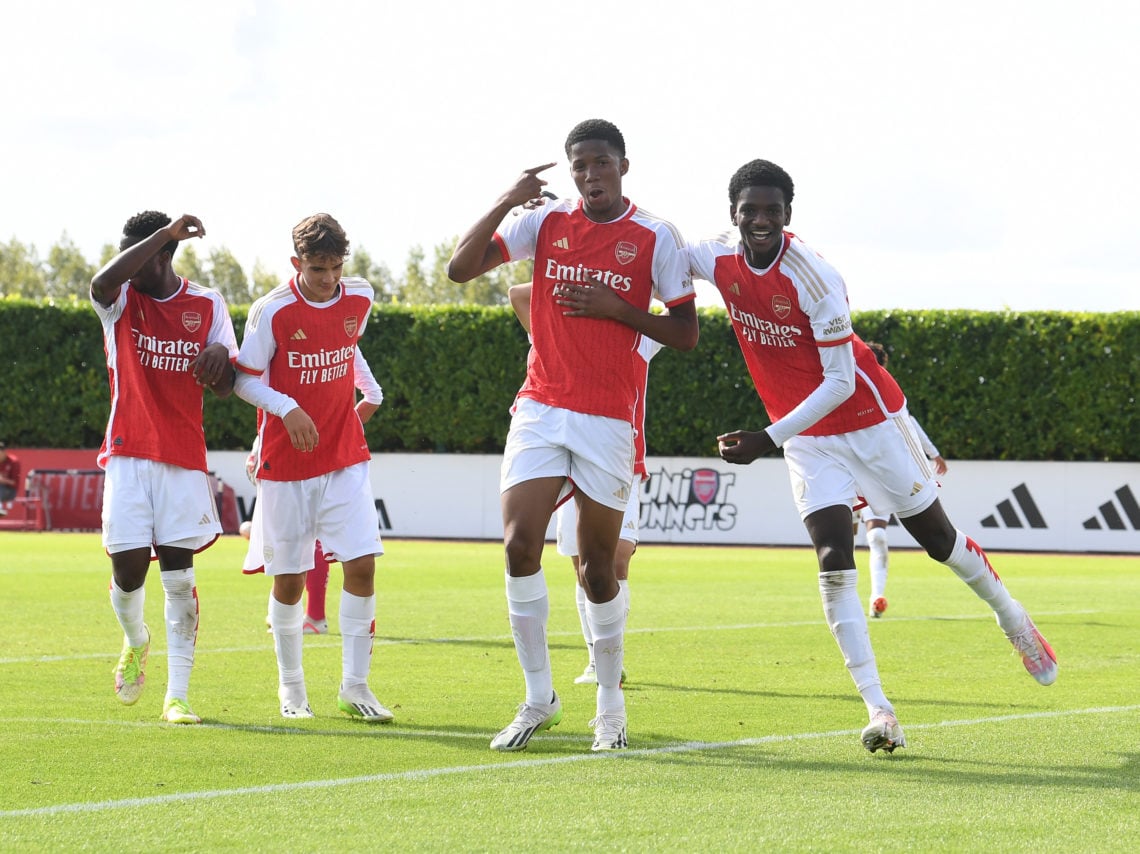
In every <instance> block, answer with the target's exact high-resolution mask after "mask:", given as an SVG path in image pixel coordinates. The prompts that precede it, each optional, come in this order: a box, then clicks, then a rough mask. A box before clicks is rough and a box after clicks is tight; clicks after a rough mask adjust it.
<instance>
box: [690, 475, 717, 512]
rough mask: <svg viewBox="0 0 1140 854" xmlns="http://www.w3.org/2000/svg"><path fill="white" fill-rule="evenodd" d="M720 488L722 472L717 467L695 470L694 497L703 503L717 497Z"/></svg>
mask: <svg viewBox="0 0 1140 854" xmlns="http://www.w3.org/2000/svg"><path fill="white" fill-rule="evenodd" d="M719 488H720V472H718V471H717V470H716V469H696V470H695V471H694V472H693V497H694V498H695V499H697V501H699V502H701V504H706V505H707V504H708V503H709V502H710V501H712V500H713V499H714V498H716V493H717V490H718V489H719Z"/></svg>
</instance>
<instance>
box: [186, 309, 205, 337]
mask: <svg viewBox="0 0 1140 854" xmlns="http://www.w3.org/2000/svg"><path fill="white" fill-rule="evenodd" d="M182 325H183V326H184V327H185V328H186V331H187V332H197V331H198V330H199V329H200V328H201V326H202V315H201V314H199V313H198V312H196V311H184V312H182Z"/></svg>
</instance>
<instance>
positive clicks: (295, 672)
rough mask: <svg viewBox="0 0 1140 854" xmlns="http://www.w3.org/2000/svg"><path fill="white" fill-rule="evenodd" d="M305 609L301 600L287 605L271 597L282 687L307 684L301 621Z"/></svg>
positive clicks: (270, 606)
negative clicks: (303, 659)
mask: <svg viewBox="0 0 1140 854" xmlns="http://www.w3.org/2000/svg"><path fill="white" fill-rule="evenodd" d="M304 619H305V609H304V608H303V607H302V606H301V603H300V602H296V603H294V604H292V605H286V604H285V603H284V602H278V601H277V598H276V597H274V596H270V597H269V620H270V622H271V623H272V624H273V650H274V652H276V653H277V679H278V682H279V683H280V685H281V686H282V687H285V686H295V685H301V686H304V684H305V671H304V669H303V668H302V667H301V651H302V649H303V647H302V645H301V644H302V640H303V639H304V636H303V635H302V634H301V623H302V622H303V621H304Z"/></svg>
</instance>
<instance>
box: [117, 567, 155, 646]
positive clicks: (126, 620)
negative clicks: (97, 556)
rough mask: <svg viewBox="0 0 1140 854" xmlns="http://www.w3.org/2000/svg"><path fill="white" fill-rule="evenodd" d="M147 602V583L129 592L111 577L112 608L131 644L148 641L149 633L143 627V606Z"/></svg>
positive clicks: (141, 643) (140, 644)
mask: <svg viewBox="0 0 1140 854" xmlns="http://www.w3.org/2000/svg"><path fill="white" fill-rule="evenodd" d="M145 604H146V585H145V584H142V585H139V589H138V590H132V591H131V592H130V593H127V592H126V591H125V590H123V589H121V588H120V587H119V585H118V584H116V583H115V579H114V576H112V577H111V609H112V610H113V611H114V612H115V617H116V618H118V620H119V625H120V626H121V627H122V629H123V634H124V635H126V638H127V643H129V644H130V645H131V646H142V645H143V644H144V643H146V640H147V633H146V629H145V628H144V627H143V606H144V605H145Z"/></svg>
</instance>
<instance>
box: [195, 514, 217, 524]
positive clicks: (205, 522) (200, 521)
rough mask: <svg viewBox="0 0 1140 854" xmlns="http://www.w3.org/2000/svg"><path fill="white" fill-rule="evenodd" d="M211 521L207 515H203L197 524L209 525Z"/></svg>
mask: <svg viewBox="0 0 1140 854" xmlns="http://www.w3.org/2000/svg"><path fill="white" fill-rule="evenodd" d="M212 521H213V519H211V518H210V517H209V515H208V514H206V513H203V514H202V518H201V519H199V520H198V524H199V525H209V524H210V523H211V522H212Z"/></svg>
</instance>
